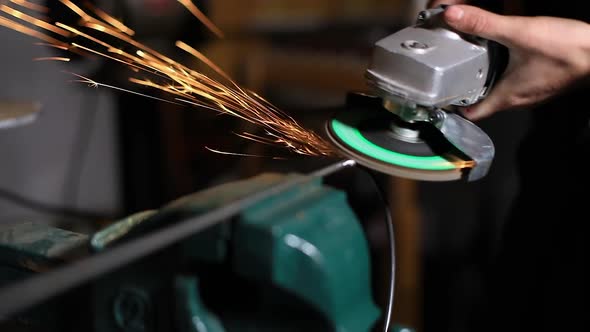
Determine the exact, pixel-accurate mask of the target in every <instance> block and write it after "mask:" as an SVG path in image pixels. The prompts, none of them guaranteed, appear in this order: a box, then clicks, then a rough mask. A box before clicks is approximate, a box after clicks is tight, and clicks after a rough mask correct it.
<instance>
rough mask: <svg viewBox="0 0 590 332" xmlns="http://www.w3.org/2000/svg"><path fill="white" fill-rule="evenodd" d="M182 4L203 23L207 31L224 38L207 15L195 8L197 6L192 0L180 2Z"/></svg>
mask: <svg viewBox="0 0 590 332" xmlns="http://www.w3.org/2000/svg"><path fill="white" fill-rule="evenodd" d="M178 2H180V4H182V5H183V6H184V7H186V9H188V10H189V11H190V12H191V14H193V15H194V16H195V17H196V18H197V19H198V20H199V21H201V23H203V24H204V25H205V26H206V27H207V29H209V30H210V31H211V32H213V33H214V34H215V35H216V36H217V37H219V38H223V32H222V31H221V30H220V29H219V28H218V27H217V26H216V25H215V24H214V23H213V22H211V20H209V18H208V17H207V15H205V14H203V12H202V11H201V10H200V9H199V8H198V7H197V6H195V4H194V3H193V2H192V1H191V0H178Z"/></svg>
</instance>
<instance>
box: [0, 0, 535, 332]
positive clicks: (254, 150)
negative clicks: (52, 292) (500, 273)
mask: <svg viewBox="0 0 590 332" xmlns="http://www.w3.org/2000/svg"><path fill="white" fill-rule="evenodd" d="M94 2H95V3H96V4H97V5H98V6H100V7H101V8H105V9H107V11H109V12H111V13H113V14H114V15H115V16H117V17H123V18H124V21H125V22H126V23H127V24H128V25H129V26H131V27H133V28H134V29H135V30H136V32H137V33H138V34H137V36H138V39H140V40H141V41H144V42H146V43H147V44H149V45H151V46H153V47H154V48H156V49H159V50H161V51H162V53H165V54H170V55H172V56H174V57H175V58H177V59H181V60H184V61H185V63H187V64H190V65H192V66H193V67H195V68H199V69H202V70H204V68H202V67H200V66H201V65H200V64H198V63H196V62H195V63H192V62H191V61H192V60H191V59H189V58H186V57H184V55H182V54H180V52H178V51H177V50H176V49H174V41H176V40H177V39H179V38H181V39H183V40H186V41H188V42H190V43H191V44H193V45H197V46H199V47H198V48H199V49H200V50H202V51H203V53H205V54H206V55H207V56H209V57H210V58H211V59H212V60H214V61H215V62H216V63H217V64H218V65H219V66H220V67H222V68H223V69H224V70H226V71H227V72H228V73H229V74H230V75H231V76H232V77H234V78H235V79H236V80H237V81H238V82H240V83H241V84H243V85H244V86H246V87H248V88H250V89H252V90H254V91H257V92H258V93H259V94H261V95H262V96H264V97H265V98H267V99H268V100H270V101H271V102H273V103H274V104H276V105H278V106H279V107H280V108H281V109H283V110H285V111H287V112H289V113H290V114H292V115H293V116H294V117H295V118H297V119H299V120H300V121H302V123H304V124H305V125H307V126H310V127H312V128H321V121H322V119H325V117H326V116H327V115H328V114H329V111H330V110H331V109H332V108H334V107H338V106H339V105H342V104H343V103H344V98H345V96H346V93H347V92H350V91H358V90H364V89H365V88H366V87H365V83H364V69H365V67H366V65H367V62H368V55H369V54H370V50H371V46H372V44H373V43H374V42H375V41H377V40H378V39H380V38H381V37H384V36H385V35H387V34H389V33H392V32H394V31H395V30H396V29H399V28H401V27H404V26H406V25H409V24H412V23H413V21H414V18H415V16H416V14H417V13H418V11H419V10H420V9H422V8H424V6H425V2H426V1H403V0H210V1H200V2H198V1H195V3H197V4H199V5H200V7H201V8H203V9H204V10H205V11H206V12H207V14H208V15H209V17H210V18H211V19H212V21H213V22H215V23H216V24H217V25H218V26H219V27H220V28H221V29H222V30H223V31H224V33H225V38H223V39H217V38H215V37H214V36H213V35H212V34H210V33H208V32H207V31H206V30H205V29H204V28H203V27H202V26H201V25H200V23H199V22H198V21H197V20H195V19H194V18H193V17H191V16H190V15H189V14H187V13H186V12H185V10H184V8H182V7H181V6H180V5H179V4H178V3H177V1H175V0H126V1H122V0H119V1H117V0H110V1H106V0H104V1H94ZM55 3H57V1H47V5H48V6H50V7H52V6H54V5H55ZM506 3H507V6H510V8H512V9H514V10H515V9H516V8H517V7H518V3H519V1H506ZM0 42H1V45H2V52H0V72H1V73H2V74H1V76H0V77H1V80H0V107H1V105H2V102H3V101H9V100H15V99H16V100H24V101H30V102H38V103H40V104H41V105H42V114H41V116H40V118H39V119H38V120H37V121H36V122H35V123H34V124H32V125H29V126H24V127H20V128H14V129H9V130H2V131H0V155H2V167H1V170H2V172H0V222H15V221H19V220H23V221H25V220H33V219H34V220H36V221H40V220H42V221H47V222H52V223H57V224H61V225H64V227H71V228H76V229H83V230H87V231H91V230H92V229H93V227H96V226H97V225H96V224H89V223H85V222H83V220H82V219H80V220H78V219H76V218H71V217H67V218H66V215H70V214H67V213H66V212H68V211H66V210H72V211H74V212H83V213H82V215H83V216H84V215H85V216H93V217H99V218H100V217H101V216H102V217H104V220H109V219H112V218H117V217H120V216H124V215H129V214H131V213H133V212H136V211H141V210H146V209H151V208H157V207H159V206H161V205H163V204H165V203H167V202H169V201H171V200H173V199H175V198H177V197H179V196H182V195H185V194H188V193H191V192H195V191H198V190H201V189H204V188H207V187H210V186H212V185H215V184H218V183H222V182H226V181H229V180H232V179H238V178H243V177H247V176H251V175H255V174H258V173H261V172H264V171H277V170H278V171H308V170H311V169H314V168H315V167H317V166H318V165H320V164H321V162H319V161H318V160H317V159H316V158H312V157H299V158H292V156H291V158H290V159H289V160H272V159H270V158H245V157H236V156H227V155H220V154H215V153H213V152H211V151H208V150H207V149H205V147H206V146H207V147H210V148H214V149H219V150H223V151H232V152H240V153H249V154H257V155H275V154H279V155H282V154H281V153H283V154H284V152H282V151H277V150H276V149H272V148H270V147H267V146H263V145H260V144H253V143H251V142H248V141H244V140H242V139H240V138H238V137H236V136H234V135H233V134H232V132H236V131H241V130H245V129H252V128H250V127H249V125H247V124H245V123H243V122H241V121H238V120H235V119H233V118H230V117H224V116H218V115H217V114H216V113H214V112H208V111H203V110H198V111H196V110H191V109H187V108H179V107H176V106H174V105H170V104H165V103H161V102H158V101H155V100H152V99H147V98H142V97H138V96H134V95H130V94H124V93H119V92H117V91H114V90H109V89H106V88H99V89H94V88H89V87H87V86H86V85H82V84H79V83H71V82H69V81H70V80H71V77H70V76H68V74H67V73H64V71H68V72H76V73H80V74H87V75H91V76H92V77H99V78H100V77H108V78H109V79H111V80H117V82H119V84H120V85H119V86H121V87H126V88H131V87H133V88H135V89H136V90H137V87H135V86H130V85H127V83H126V82H125V80H124V78H123V77H117V75H118V74H119V72H120V71H117V66H114V65H113V64H111V63H108V62H106V61H104V62H102V61H96V60H92V61H91V60H88V59H76V60H75V61H73V62H70V63H58V62H36V61H33V59H34V58H37V57H43V56H50V55H51V54H53V53H52V51H50V50H48V49H45V48H42V47H40V46H37V45H34V41H33V40H32V39H31V38H28V37H24V36H23V35H21V34H19V33H16V32H13V31H9V30H7V29H0ZM183 57H184V58H183ZM146 92H147V91H146ZM149 93H150V94H152V95H154V92H153V91H149ZM527 124H528V118H527V114H526V113H525V112H506V113H504V114H498V115H497V116H495V117H493V118H492V119H489V120H485V121H482V122H481V123H480V125H481V126H482V127H483V129H484V130H485V131H486V132H488V134H489V135H490V136H491V138H492V140H493V141H494V142H495V144H496V151H497V157H496V159H495V161H494V166H493V168H492V170H491V173H490V174H489V175H488V176H487V177H486V178H485V179H484V180H482V181H479V182H477V183H419V182H415V181H409V180H402V179H396V178H387V177H384V178H383V181H386V183H387V184H388V187H389V188H390V201H391V205H392V207H393V211H394V223H395V226H396V232H397V233H396V236H397V239H398V255H399V258H398V263H399V265H398V276H397V280H398V284H397V290H396V294H397V297H396V308H395V314H394V320H395V321H396V322H399V323H403V324H406V325H408V326H412V327H416V328H417V330H418V331H453V332H461V331H473V330H477V328H474V327H476V326H477V324H485V322H482V321H480V317H479V316H478V313H480V312H482V308H484V307H483V306H484V305H485V299H484V295H483V293H482V292H483V283H484V282H485V273H486V271H485V265H486V261H487V259H488V258H489V257H490V256H491V255H492V254H493V253H494V250H495V249H496V248H495V246H494V244H495V243H497V242H496V239H497V236H498V234H499V230H500V228H501V227H502V222H503V220H504V217H505V216H506V213H507V211H508V208H509V205H510V203H511V201H512V198H513V197H514V195H515V192H516V190H517V189H518V188H517V187H516V186H517V183H518V181H517V174H516V173H515V170H516V167H515V159H514V155H515V149H516V147H517V145H518V143H519V141H520V139H521V135H522V134H523V133H524V132H525V131H526V126H527ZM350 181H352V182H354V181H356V182H355V183H354V188H355V192H354V193H352V194H351V197H354V198H355V199H356V200H358V201H357V204H359V205H362V206H364V207H365V210H366V211H369V212H370V211H374V210H376V209H378V206H376V205H374V204H375V203H374V199H373V198H372V197H371V194H370V193H371V191H372V190H373V189H372V188H370V187H368V188H365V186H368V184H367V183H366V181H365V182H363V181H360V180H357V179H354V178H351V179H350ZM72 211H70V212H72ZM60 214H61V216H60ZM367 216H368V218H378V217H381V216H380V215H378V214H377V213H367ZM381 235H382V234H380V230H375V231H374V232H373V233H370V234H369V236H370V238H371V239H373V240H374V241H376V243H377V244H376V245H374V247H375V248H381V249H382V251H384V252H385V251H386V245H385V243H384V242H383V241H384V238H382V237H381ZM335 236H337V235H335ZM379 241H381V242H382V244H381V245H380V244H379V243H380V242H379ZM381 249H379V250H381ZM382 257H383V260H382V261H377V262H375V264H377V265H379V266H381V265H383V264H384V263H385V262H386V253H384V254H383V256H382ZM380 264H381V265H380ZM378 271H379V270H378ZM386 271H387V269H386V268H383V269H382V272H383V275H382V276H381V278H377V280H380V282H382V283H383V288H382V290H383V294H380V296H383V297H384V295H385V294H384V293H385V289H386V288H385V282H386V277H387V276H386ZM380 301H383V299H380ZM381 303H382V302H381Z"/></svg>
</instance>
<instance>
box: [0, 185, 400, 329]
mask: <svg viewBox="0 0 590 332" xmlns="http://www.w3.org/2000/svg"><path fill="white" fill-rule="evenodd" d="M299 176H300V175H296V174H291V175H279V174H263V175H260V176H257V177H254V178H251V179H247V180H242V181H236V182H231V183H228V184H224V185H220V186H217V187H214V188H211V189H208V190H204V191H202V192H198V193H195V194H192V195H189V196H186V197H183V198H181V199H179V200H176V201H174V202H172V203H170V204H168V205H167V206H164V207H163V208H161V209H159V210H157V211H145V212H142V213H139V214H136V215H133V216H130V217H128V218H126V219H124V220H121V221H119V222H116V223H114V224H112V225H110V226H109V227H107V228H105V229H103V230H101V231H99V232H97V233H96V234H94V235H93V236H91V237H89V238H88V239H87V240H86V241H84V246H85V248H88V249H89V250H88V255H92V254H94V253H95V252H99V251H103V250H109V248H111V247H113V246H116V245H117V244H119V243H122V242H124V241H129V240H131V239H133V238H135V237H139V236H142V235H143V234H147V233H150V232H157V231H158V230H159V229H162V228H165V227H167V226H170V225H172V224H174V223H175V222H178V221H179V220H185V219H186V218H189V217H194V216H198V215H200V214H203V213H205V212H208V211H211V210H214V209H220V208H223V206H224V205H226V204H228V203H231V202H234V201H236V200H238V199H240V198H243V197H246V196H249V195H252V194H254V193H257V192H260V191H262V190H264V189H267V188H270V187H272V186H276V185H277V184H280V183H284V181H289V180H291V179H294V178H297V177H299ZM15 227H19V225H17V226H15ZM47 230H48V232H47V236H50V235H51V234H50V233H51V231H53V232H55V229H54V230H51V229H47ZM10 231H11V230H9V229H3V230H0V239H1V241H2V242H1V243H0V257H13V258H14V259H13V260H11V259H5V260H4V261H3V262H2V264H4V267H5V268H10V269H18V270H20V272H22V271H29V272H30V273H34V272H35V271H32V270H31V269H29V268H27V266H25V265H23V264H22V262H23V261H30V259H29V260H27V259H23V257H25V258H27V257H30V258H33V257H34V258H35V259H36V260H37V261H39V259H40V258H39V256H41V257H43V255H44V253H49V252H50V251H48V250H45V251H44V252H40V251H39V250H38V249H39V248H38V247H39V246H38V244H35V243H32V242H28V243H25V242H22V241H21V242H20V243H19V241H20V240H19V238H18V237H17V238H15V237H14V236H13V237H6V236H3V235H2V234H8V232H10ZM13 231H14V229H13V230H12V232H13ZM59 232H65V231H63V230H59ZM64 234H65V233H64ZM67 234H68V236H70V237H71V238H70V242H71V243H70V244H69V246H70V247H72V248H70V249H75V248H78V249H79V247H80V239H83V235H79V236H78V237H76V234H70V233H69V232H67ZM51 236H53V238H55V234H53V235H51ZM74 239H75V240H74ZM58 242H60V241H58ZM46 258H51V259H54V258H55V257H46ZM0 271H2V270H0ZM370 271H371V266H370V255H369V248H368V243H367V241H366V238H365V236H364V231H363V228H362V226H361V224H360V223H359V220H358V219H357V217H356V216H355V214H354V212H353V211H352V209H351V208H350V206H349V204H348V202H347V197H346V194H345V193H344V192H342V191H340V190H337V189H334V188H331V187H328V186H326V185H324V184H323V183H322V180H321V179H317V181H312V182H307V183H304V184H298V185H294V186H292V187H291V188H289V189H288V190H286V191H283V192H281V193H280V194H277V195H276V196H273V197H270V198H267V199H263V200H261V201H259V202H257V203H256V204H254V205H251V206H248V207H244V209H243V210H242V211H241V212H240V213H239V214H237V215H235V216H234V217H233V218H231V220H224V221H220V222H219V223H218V224H216V225H215V226H212V227H210V228H208V229H206V230H205V231H203V232H201V233H198V234H195V235H193V236H191V237H190V238H188V239H187V240H185V241H182V242H181V243H177V244H176V245H174V246H173V247H170V248H167V249H165V250H163V251H161V252H158V253H156V254H154V255H150V256H149V257H146V258H143V259H141V260H139V261H136V262H134V263H133V264H130V265H128V266H126V267H124V268H122V269H119V270H117V271H114V272H112V273H109V274H107V275H104V276H101V277H100V278H99V279H97V280H95V281H94V282H92V283H91V284H90V285H88V286H86V287H84V288H83V289H80V290H77V291H76V292H77V293H76V292H75V293H74V294H73V295H72V294H69V295H68V296H69V297H68V298H69V300H68V301H64V306H63V307H62V308H60V307H59V306H57V307H56V305H55V304H53V305H52V306H51V308H47V307H45V309H46V310H53V311H56V310H57V311H59V310H62V311H64V310H65V311H68V312H70V313H72V312H74V310H75V312H79V311H80V308H83V309H84V310H85V311H87V312H89V314H87V315H84V317H86V318H85V319H80V322H78V323H77V324H72V323H71V322H69V323H68V324H62V325H59V324H58V325H55V326H60V328H61V329H60V331H64V329H63V327H64V326H68V327H70V326H72V325H75V327H72V330H76V331H77V330H80V328H83V329H84V330H85V331H97V332H107V331H109V332H110V331H129V332H132V331H133V332H135V331H137V332H144V331H145V332H149V331H154V332H155V331H187V332H266V331H269V332H270V331H279V332H281V331H284V332H290V331H322V332H325V331H335V332H336V331H337V332H370V331H373V330H374V328H375V326H376V324H377V322H378V320H379V317H380V315H381V312H380V310H379V308H378V307H377V306H376V305H375V303H374V301H373V296H372V291H373V290H372V288H371V276H370ZM0 280H1V279H0ZM5 280H6V278H5ZM76 294H77V295H76ZM72 298H73V299H74V300H72ZM55 301H56V299H52V302H53V303H55ZM57 301H58V302H57V303H59V299H57ZM67 304H69V305H70V307H68V306H67ZM72 305H75V306H76V307H75V308H74V307H72ZM81 306H83V307H81ZM42 308H43V306H40V308H36V310H37V312H39V311H41V310H42ZM62 316H64V317H65V316H66V315H59V314H57V313H56V315H53V316H52V317H54V319H55V317H62ZM44 317H45V316H43V315H36V316H30V318H29V321H28V323H29V325H34V323H40V324H43V319H44ZM45 318H46V317H45ZM23 319H24V320H26V319H27V316H26V315H25V316H22V317H20V318H19V320H20V321H22V320H23ZM45 327H47V325H45ZM398 330H402V329H401V328H398ZM405 330H406V331H408V330H407V329H405Z"/></svg>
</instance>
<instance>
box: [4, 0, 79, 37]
mask: <svg viewBox="0 0 590 332" xmlns="http://www.w3.org/2000/svg"><path fill="white" fill-rule="evenodd" d="M0 10H2V11H3V12H5V13H7V14H9V15H12V16H14V17H16V18H19V19H21V20H23V21H25V22H29V23H31V24H34V25H36V26H38V27H40V28H43V29H45V30H48V31H51V32H55V33H57V34H58V35H62V36H64V37H69V36H70V34H69V33H68V32H67V31H65V30H62V29H60V28H57V27H55V26H54V25H51V24H49V23H47V22H45V21H43V20H40V19H38V18H35V17H32V16H30V15H27V14H25V13H23V12H21V11H18V10H16V9H13V8H11V7H8V6H7V5H2V6H0Z"/></svg>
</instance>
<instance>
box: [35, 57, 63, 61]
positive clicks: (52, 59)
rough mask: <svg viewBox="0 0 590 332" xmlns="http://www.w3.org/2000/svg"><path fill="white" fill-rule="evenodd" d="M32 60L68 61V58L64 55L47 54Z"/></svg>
mask: <svg viewBox="0 0 590 332" xmlns="http://www.w3.org/2000/svg"><path fill="white" fill-rule="evenodd" d="M33 60H35V61H46V60H48V61H63V62H69V61H70V58H64V57H59V56H49V57H43V58H34V59H33Z"/></svg>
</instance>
